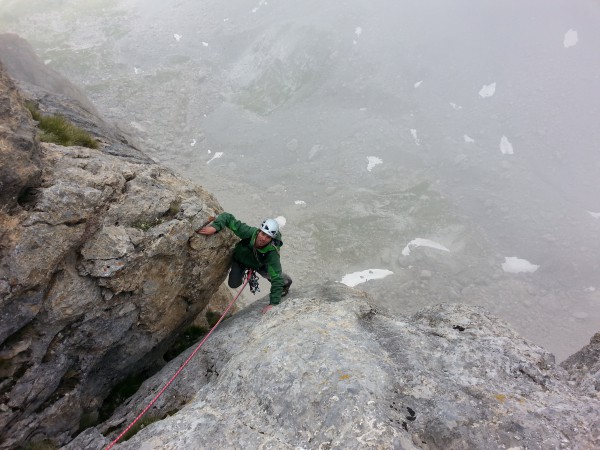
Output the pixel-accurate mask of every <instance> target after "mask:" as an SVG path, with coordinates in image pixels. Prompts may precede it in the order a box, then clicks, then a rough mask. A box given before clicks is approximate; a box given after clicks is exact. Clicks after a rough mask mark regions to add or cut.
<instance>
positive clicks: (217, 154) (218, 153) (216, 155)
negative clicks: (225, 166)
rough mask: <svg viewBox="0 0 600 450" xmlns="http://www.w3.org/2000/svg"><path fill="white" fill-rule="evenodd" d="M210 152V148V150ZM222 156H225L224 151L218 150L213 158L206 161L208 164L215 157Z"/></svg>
mask: <svg viewBox="0 0 600 450" xmlns="http://www.w3.org/2000/svg"><path fill="white" fill-rule="evenodd" d="M208 152H209V153H210V150H209V151H208ZM221 156H223V152H216V153H215V156H213V157H212V158H211V159H209V160H208V161H206V164H208V163H210V162H211V161H212V160H213V159H218V158H220V157H221Z"/></svg>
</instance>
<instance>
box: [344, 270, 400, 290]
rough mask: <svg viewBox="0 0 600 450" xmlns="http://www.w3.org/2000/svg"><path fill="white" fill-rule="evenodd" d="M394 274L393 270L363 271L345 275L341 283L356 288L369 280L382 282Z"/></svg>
mask: <svg viewBox="0 0 600 450" xmlns="http://www.w3.org/2000/svg"><path fill="white" fill-rule="evenodd" d="M393 273H394V272H392V271H391V270H386V269H367V270H363V271H362V272H353V273H349V274H347V275H344V276H343V277H342V281H341V282H340V283H342V284H345V285H346V286H350V287H354V286H356V285H357V284H361V283H364V282H366V281H369V280H380V279H382V278H385V277H387V276H388V275H392V274H393Z"/></svg>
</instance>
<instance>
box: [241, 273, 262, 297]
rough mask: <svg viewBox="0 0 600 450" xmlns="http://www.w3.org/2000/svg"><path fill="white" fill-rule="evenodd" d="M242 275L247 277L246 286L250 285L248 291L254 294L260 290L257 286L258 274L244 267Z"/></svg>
mask: <svg viewBox="0 0 600 450" xmlns="http://www.w3.org/2000/svg"><path fill="white" fill-rule="evenodd" d="M244 277H245V278H249V281H248V286H250V292H252V293H253V294H256V293H257V292H260V288H259V287H258V275H256V272H254V271H253V270H252V269H246V270H245V271H244Z"/></svg>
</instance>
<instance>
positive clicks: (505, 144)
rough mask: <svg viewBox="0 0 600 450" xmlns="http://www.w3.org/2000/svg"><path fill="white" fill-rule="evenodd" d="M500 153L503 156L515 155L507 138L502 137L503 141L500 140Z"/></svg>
mask: <svg viewBox="0 0 600 450" xmlns="http://www.w3.org/2000/svg"><path fill="white" fill-rule="evenodd" d="M500 151H501V152H502V154H503V155H514V153H515V151H514V150H513V146H512V144H511V143H510V142H509V140H508V138H507V137H506V136H502V139H500Z"/></svg>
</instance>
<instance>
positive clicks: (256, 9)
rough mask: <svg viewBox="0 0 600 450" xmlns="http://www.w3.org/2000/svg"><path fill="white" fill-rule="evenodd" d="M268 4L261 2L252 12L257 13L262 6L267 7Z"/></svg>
mask: <svg viewBox="0 0 600 450" xmlns="http://www.w3.org/2000/svg"><path fill="white" fill-rule="evenodd" d="M266 4H267V0H260V2H258V6H257V7H255V8H253V9H252V12H253V13H255V12H256V11H258V10H259V9H260V8H261V6H265V5H266Z"/></svg>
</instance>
